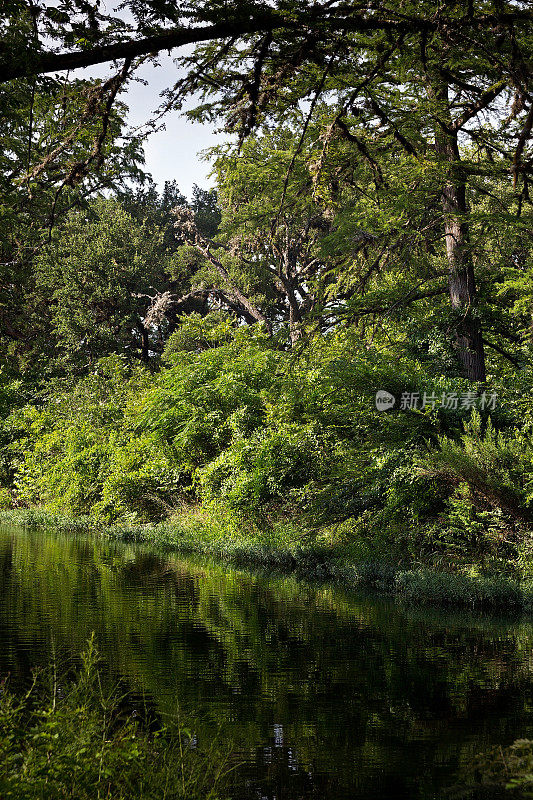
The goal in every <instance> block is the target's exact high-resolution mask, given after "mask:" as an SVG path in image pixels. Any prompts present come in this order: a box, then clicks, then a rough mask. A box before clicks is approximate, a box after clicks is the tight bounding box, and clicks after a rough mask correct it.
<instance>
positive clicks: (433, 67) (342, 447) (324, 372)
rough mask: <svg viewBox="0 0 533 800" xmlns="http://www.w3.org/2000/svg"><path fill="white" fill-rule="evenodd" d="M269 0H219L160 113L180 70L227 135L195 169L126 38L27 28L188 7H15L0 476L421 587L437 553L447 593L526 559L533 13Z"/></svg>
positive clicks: (472, 5) (530, 456)
mask: <svg viewBox="0 0 533 800" xmlns="http://www.w3.org/2000/svg"><path fill="white" fill-rule="evenodd" d="M67 5H68V4H67ZM129 5H130V4H129V2H126V5H125V8H126V9H127V8H129ZM178 5H179V4H178ZM193 5H194V6H195V8H194V9H193V8H192V6H191V4H185V5H184V7H183V9H182V10H184V14H185V17H184V18H186V19H188V20H189V22H190V24H191V25H193V26H194V25H198V26H200V27H202V26H203V25H204V24H211V23H216V21H217V19H218V17H219V15H220V13H221V12H220V7H219V4H218V3H212V2H206V3H200V4H198V3H196V4H193ZM281 5H282V6H283V9H281V7H280V9H278V11H276V12H275V14H274V12H272V13H273V14H274V17H275V19H274V17H269V20H267V19H266V17H264V16H261V15H260V16H259V17H257V16H256V11H257V9H256V8H255V5H254V4H253V3H249V2H248V0H236V2H235V3H233V4H230V6H231V8H230V9H228V15H229V16H228V19H232V20H233V23H232V24H233V25H234V26H235V31H234V32H235V38H233V39H231V40H228V41H226V40H225V36H226V34H223V33H222V32H221V34H220V35H221V39H220V40H217V39H216V38H215V39H213V40H211V39H210V40H209V42H204V43H203V44H198V47H197V49H196V50H195V52H194V53H192V54H191V55H190V56H187V57H186V58H185V60H184V62H183V67H184V68H185V69H186V71H187V72H186V73H184V75H185V74H187V77H184V79H183V80H180V81H178V83H177V84H176V85H175V86H174V87H172V88H169V90H168V92H167V95H166V100H165V103H164V105H163V106H162V107H161V108H160V113H161V114H164V113H166V111H167V110H171V109H173V108H176V107H180V108H181V107H182V105H183V102H184V101H185V100H187V99H188V98H189V97H190V96H191V95H194V96H195V97H197V98H198V97H201V105H199V106H198V107H197V108H196V109H194V110H193V111H191V112H190V113H191V114H192V116H194V117H195V119H197V120H199V121H204V120H208V121H210V122H211V121H213V120H218V121H219V122H220V124H221V128H223V129H224V130H225V131H227V132H230V133H231V134H235V135H234V136H232V137H230V138H229V140H225V141H221V142H220V143H219V146H217V147H215V148H213V149H212V151H211V152H210V153H209V154H208V157H209V158H210V159H211V163H212V166H213V175H214V177H215V178H216V189H212V190H205V189H201V188H199V187H198V186H195V187H194V189H193V191H192V196H191V197H190V198H189V199H187V198H186V197H185V196H184V195H183V194H182V193H181V192H180V190H179V188H178V184H177V183H176V181H175V180H169V181H167V182H166V183H165V185H164V188H163V189H162V191H158V189H157V188H156V186H155V185H154V183H153V181H152V180H151V178H150V176H149V175H148V174H146V172H145V171H144V169H143V166H144V165H143V153H142V144H143V136H144V133H143V128H142V126H141V128H136V129H135V130H134V131H132V130H129V129H128V126H127V124H126V119H127V111H126V107H125V106H124V104H123V103H121V102H120V101H119V99H118V98H119V96H120V93H121V92H122V91H124V90H125V89H126V87H127V85H128V82H129V81H130V80H131V79H132V78H133V76H134V74H135V70H136V68H137V66H138V63H137V61H136V60H135V59H133V60H131V59H129V58H128V59H126V62H125V63H124V65H123V68H122V70H121V71H120V73H117V74H116V75H115V76H114V77H113V78H112V79H111V78H110V79H109V80H107V81H102V80H99V79H98V80H96V79H95V80H92V79H89V78H87V79H84V80H78V79H76V78H73V77H72V76H71V75H70V73H64V74H61V75H59V76H57V77H51V75H48V73H46V74H44V73H43V74H41V68H42V61H41V56H43V53H41V50H40V48H41V46H44V45H42V44H41V42H48V43H51V42H55V45H54V46H55V47H57V48H60V49H61V48H63V47H67V48H70V47H73V48H76V47H78V46H79V47H82V49H84V52H85V49H87V52H88V50H90V49H91V48H94V47H96V48H97V49H98V50H99V49H100V46H99V45H98V46H97V45H96V44H95V42H97V41H98V42H100V43H101V42H102V41H106V40H107V39H108V37H111V39H110V41H112V40H113V36H115V35H119V33H118V32H120V31H122V33H120V35H119V38H121V39H122V38H123V36H122V34H124V35H126V38H127V36H132V35H133V36H137V35H138V37H140V38H139V39H138V41H139V42H140V41H141V40H142V39H143V37H144V36H145V35H146V32H147V31H150V35H151V37H152V38H151V41H152V42H153V43H156V42H157V41H159V40H158V35H159V34H161V35H163V31H165V30H167V27H168V26H173V25H175V24H176V19H177V18H178V17H179V18H180V19H181V17H180V13H181V12H180V11H179V10H176V9H174V10H171V11H169V9H167V8H166V7H165V8H163V7H162V6H161V4H160V3H156V4H155V5H154V4H148V6H147V7H146V9H144V11H143V12H142V13H141V12H140V11H139V9H138V8H137V4H135V3H132V4H131V8H130V11H131V15H132V20H131V21H130V22H128V23H127V24H126V22H125V19H126V17H128V15H127V14H126V17H125V18H124V19H122V17H121V15H120V13H119V12H118V11H117V12H116V16H114V17H113V16H112V17H105V18H104V17H102V16H101V15H100V13H99V12H98V11H95V10H94V9H93V10H92V11H91V12H90V13H89V12H87V11H86V10H85V7H84V8H80V10H79V14H77V15H76V21H75V22H74V23H72V24H71V21H70V16H71V15H70V14H69V13H66V12H64V11H60V12H57V13H56V11H54V13H52V12H50V14H48V12H47V13H43V14H40V15H39V14H37V15H36V16H35V15H33V14H32V13H31V9H30V10H29V7H28V8H27V7H26V6H24V4H22V5H21V4H17V3H15V4H14V5H13V7H10V8H9V9H8V10H7V11H6V20H5V21H6V29H9V30H10V31H11V34H10V36H11V38H10V41H9V42H8V45H9V49H10V52H12V53H13V54H14V59H15V61H16V62H17V67H16V69H15V72H13V71H11V72H10V73H9V74H10V75H11V79H8V80H7V81H6V83H5V84H2V85H3V86H5V87H6V88H5V89H2V91H1V92H0V102H1V104H2V110H3V112H4V118H5V119H6V120H7V121H8V124H7V127H6V131H5V137H4V138H5V147H4V148H2V149H0V184H1V188H2V192H1V193H0V194H1V202H0V256H1V258H0V293H1V296H0V506H2V507H4V508H5V509H11V508H14V509H19V508H39V509H44V510H45V511H47V512H53V513H58V514H66V515H71V516H79V515H82V516H83V515H87V516H89V517H90V518H91V520H92V521H93V522H92V523H91V524H93V523H95V524H111V525H112V524H115V523H120V524H124V525H128V526H137V525H144V524H148V523H159V522H165V521H168V520H172V519H174V518H175V517H176V515H178V516H179V517H180V520H183V519H184V518H185V517H186V516H187V514H189V516H190V518H191V524H190V525H189V528H190V529H191V530H192V528H193V527H194V525H193V524H192V523H193V522H194V520H195V519H196V518H197V516H198V515H199V516H201V517H202V516H203V517H206V518H208V519H211V520H213V523H212V525H211V523H210V525H211V528H213V527H214V528H216V529H217V530H219V531H221V532H222V537H219V538H223V539H224V540H225V541H224V542H223V544H217V547H220V548H221V549H227V550H229V549H231V548H233V547H240V545H239V541H241V540H242V539H243V538H244V539H246V540H249V541H252V542H253V547H254V548H257V550H258V552H266V551H269V552H270V551H272V552H274V550H276V552H277V551H283V549H284V548H285V549H286V550H287V549H291V550H292V549H294V547H295V546H296V544H295V543H297V544H298V546H299V547H301V549H302V551H303V552H305V553H307V552H308V551H309V548H311V549H313V548H315V549H316V550H317V552H322V551H325V552H326V553H331V552H334V553H336V554H340V555H339V560H340V561H341V562H342V561H343V560H344V562H345V563H346V564H347V565H348V564H361V563H372V564H387V565H388V564H392V565H393V571H394V573H395V574H396V572H398V573H401V574H403V575H404V577H403V578H402V579H401V581H399V583H398V586H401V587H402V589H401V591H402V593H403V594H404V595H406V596H412V597H415V596H419V595H420V593H421V592H422V589H421V587H422V586H425V587H426V588H425V589H424V591H425V593H426V594H428V595H432V596H434V597H443V595H444V594H445V592H444V590H443V587H442V583H440V582H439V581H440V580H441V579H440V578H438V579H437V578H436V577H432V576H433V575H434V573H435V574H436V573H439V574H440V573H445V574H450V575H452V576H454V577H453V581H455V583H454V584H453V585H454V586H455V587H456V588H455V589H454V590H453V594H458V595H459V594H461V591H462V589H461V590H459V588H457V587H459V586H461V587H463V586H469V587H470V589H469V591H470V590H471V591H470V594H472V592H473V591H474V589H473V588H472V587H474V586H476V587H477V586H478V583H477V582H479V581H489V582H495V581H496V582H498V581H500V582H503V583H504V584H505V585H507V582H513V585H515V584H520V586H526V585H527V584H528V581H529V580H530V579H531V578H532V577H533V558H532V554H531V542H532V540H531V532H532V529H531V526H532V521H533V490H532V486H533V445H532V438H531V437H532V433H533V401H532V392H533V354H532V348H531V344H532V336H531V314H532V308H533V262H532V252H533V251H532V247H531V231H532V230H533V225H532V222H533V203H532V200H531V193H530V185H531V181H532V179H533V151H532V150H531V134H532V130H533V127H532V119H533V111H532V107H531V96H530V92H529V87H528V82H527V80H526V77H525V76H527V75H528V73H529V63H528V61H527V58H526V56H525V55H524V54H526V53H527V52H530V50H531V42H532V41H533V39H532V37H533V19H532V18H531V15H529V14H528V13H526V12H524V11H523V10H522V9H520V8H518V6H517V4H516V3H513V2H504V3H503V5H502V3H500V2H498V3H496V2H492V0H474V2H469V3H466V2H459V3H457V4H455V5H453V6H452V7H451V8H450V9H448V8H447V6H446V4H445V5H443V6H442V7H439V8H438V9H437V10H435V8H434V5H435V4H434V3H430V2H416V3H413V2H407V3H406V5H405V7H404V8H403V7H402V13H401V14H398V13H397V11H395V10H394V8H392V7H391V8H385V6H383V8H381V5H380V6H379V9H377V8H374V7H373V6H372V4H370V5H369V7H368V8H361V7H359V5H358V4H352V3H350V2H348V3H347V4H341V6H339V7H337V5H338V4H331V3H323V4H322V3H320V2H319V3H318V4H317V6H316V8H315V10H314V11H313V15H314V14H316V15H317V16H315V17H313V19H314V22H313V23H312V26H311V29H310V28H309V27H308V25H309V19H310V18H309V15H308V4H307V3H302V2H299V1H298V0H287V2H285V3H283V4H281ZM378 5H379V4H378ZM392 5H393V6H394V4H392ZM518 5H520V4H518ZM352 6H353V7H352ZM180 8H181V6H180ZM382 12H383V13H382ZM113 13H115V12H113ZM224 13H226V12H224ZM87 14H88V15H89V16H87ZM176 14H177V15H178V17H175V16H173V15H176ZM269 14H270V12H269ZM128 18H129V17H128ZM243 19H246V20H248V22H247V23H246V25H247V26H248V27H247V28H246V31H245V30H244V29H243V27H242V24H243V22H242V21H243ZM251 21H253V24H252V22H251ZM274 21H275V25H274V27H272V25H273V23H274ZM300 22H301V23H302V25H300ZM315 23H316V24H315ZM250 25H251V27H249V26H250ZM265 26H266V27H265ZM218 30H219V28H217V26H216V24H215V28H214V31H215V32H214V35H215V37H216V31H218ZM339 30H342V31H345V34H346V35H344V36H343V37H341V38H342V41H341V40H340V39H339V35H338V33H339ZM113 31H114V32H115V33H113ZM134 31H136V33H133V32H134ZM226 33H227V30H226ZM80 37H81V38H80ZM154 37H155V38H154ZM302 37H303V38H302ZM198 41H200V39H199V40H198ZM23 42H25V44H24V47H22V43H23ZM28 42H29V44H28ZM76 43H77V44H76ZM131 44H132V43H131V42H130V45H131ZM136 46H137V45H136ZM28 48H29V49H28ZM339 48H340V49H339ZM103 51H105V52H109V51H108V50H107V49H106V48H105V47H104V48H103ZM28 52H30V53H33V55H32V57H31V58H30V59H29V60H28V56H27V54H28ZM494 53H498V57H497V58H496V59H495V58H493V54H494ZM93 54H94V53H93ZM43 57H44V56H43ZM72 57H73V54H70V55H69V58H72ZM46 58H48V62H47V63H51V62H50V59H51V60H52V61H53V60H54V58H55V56H52V54H51V53H48V55H47V57H46ZM98 59H100V60H101V59H104V60H105V55H103V54H102V53H100V56H98V58H97V60H98ZM45 60H46V59H45ZM89 60H90V59H89ZM237 62H238V64H239V68H238V69H236V68H235V64H236V63H237ZM94 63H96V62H94ZM199 64H200V65H202V66H201V68H199V67H198V65H199ZM32 70H33V71H32ZM6 74H7V73H6ZM30 74H31V75H32V77H31V79H28V75H30ZM221 86H226V87H227V91H226V90H224V91H222V90H220V87H221ZM355 87H357V88H355ZM400 89H401V90H400ZM157 120H158V121H159V117H158V118H157ZM155 124H156V122H155V121H154V125H155ZM149 127H150V126H148V128H149ZM379 392H382V393H383V392H385V395H384V397H385V398H386V397H391V396H392V397H393V398H394V404H393V405H392V406H390V407H389V408H387V409H385V408H383V407H382V408H381V409H378V408H376V404H375V398H376V394H377V393H379ZM180 524H181V523H180ZM204 527H205V526H204ZM208 527H209V526H208ZM154 530H157V531H158V532H159V533H161V529H160V528H154ZM195 535H196V534H195ZM195 535H192V534H191V536H190V538H191V539H194V538H195ZM202 535H203V534H202ZM201 538H202V537H201V536H200V539H201ZM235 543H237V544H235ZM194 546H196V547H202V546H203V545H201V544H196V545H194ZM209 546H210V547H214V545H209ZM269 548H270V549H269ZM241 549H242V548H241ZM252 549H253V548H252ZM291 558H296V557H295V556H294V555H291ZM320 558H322V556H321V557H320ZM328 558H329V556H328ZM289 560H290V559H289ZM291 563H292V562H291ZM317 563H318V562H317ZM389 571H390V570H389ZM409 576H410V577H409ZM395 580H396V579H395ZM378 582H386V580H385V578H380V579H379V581H378ZM395 585H396V583H395ZM449 585H450V586H452V579H451V578H450V581H449ZM491 585H492V584H491ZM495 585H496V584H495ZM498 585H499V584H498ZM450 591H451V590H450ZM465 591H466V590H465ZM502 591H503V590H502ZM520 591H521V592H522V589H521V590H520ZM474 593H477V594H476V597H478V596H479V597H483V598H485V595H484V594H483V592H482V591H481V590H479V591H478V589H475V592H474ZM503 594H505V592H504V593H503ZM511 594H512V593H511ZM511 594H509V593H507V595H505V596H506V597H507V600H508V602H511ZM476 602H482V603H483V604H487V603H488V602H489V601H488V600H487V599H483V600H482V601H481V600H477V601H476Z"/></svg>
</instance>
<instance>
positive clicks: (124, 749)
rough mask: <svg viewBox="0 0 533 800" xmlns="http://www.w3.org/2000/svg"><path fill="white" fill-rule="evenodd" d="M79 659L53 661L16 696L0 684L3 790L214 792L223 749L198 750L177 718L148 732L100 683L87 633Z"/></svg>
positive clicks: (13, 796) (24, 794)
mask: <svg viewBox="0 0 533 800" xmlns="http://www.w3.org/2000/svg"><path fill="white" fill-rule="evenodd" d="M81 662H82V666H81V668H80V669H79V670H78V672H77V674H76V675H75V676H68V674H57V667H56V665H54V666H53V667H51V668H50V670H49V672H48V673H41V674H40V675H38V676H37V678H36V680H35V683H34V685H33V687H32V688H31V689H30V691H29V692H28V693H27V694H26V696H24V697H22V698H20V697H18V696H17V695H14V694H12V693H11V692H10V691H9V686H8V684H7V682H6V681H4V682H3V683H2V684H0V792H1V795H2V797H3V798H6V800H7V798H10V800H31V798H35V800H37V798H42V797H44V796H46V797H47V798H50V800H56V799H57V800H60V798H64V797H71V798H76V800H91V798H99V797H116V798H121V800H128V798H131V800H134V798H135V800H138V798H146V800H149V798H160V797H162V796H167V797H173V798H183V800H185V798H187V799H188V800H191V799H194V798H202V800H203V798H211V800H215V798H216V797H217V796H219V795H218V788H219V785H220V783H221V779H220V777H219V776H220V775H221V774H222V773H223V761H222V765H221V764H219V763H217V761H218V759H222V760H223V759H224V757H225V756H224V753H215V752H214V749H215V747H214V745H212V746H211V748H210V749H209V750H208V752H207V754H202V755H201V754H200V752H199V750H198V749H197V747H196V745H195V743H194V739H193V734H192V732H191V731H190V730H189V729H185V728H183V727H180V726H179V725H178V724H177V723H176V722H174V723H170V724H169V725H167V726H160V727H159V728H158V729H157V730H155V731H153V732H149V730H148V727H147V722H146V721H145V722H144V725H143V720H142V716H140V714H139V711H137V710H136V709H135V707H134V706H133V705H132V703H131V702H129V701H128V698H127V697H124V696H121V695H120V694H119V692H118V690H117V689H116V688H109V687H106V682H105V680H104V678H103V676H102V674H101V673H100V670H99V667H98V656H97V653H96V650H95V647H94V642H93V640H92V639H91V640H90V642H89V645H88V647H87V649H86V650H85V652H84V653H83V654H82V656H81ZM140 711H141V714H142V709H140Z"/></svg>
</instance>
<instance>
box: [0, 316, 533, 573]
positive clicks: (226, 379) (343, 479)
mask: <svg viewBox="0 0 533 800" xmlns="http://www.w3.org/2000/svg"><path fill="white" fill-rule="evenodd" d="M392 355H393V354H392V353H389V352H388V351H387V350H385V349H383V348H381V349H380V350H377V349H369V348H367V347H364V348H362V347H361V345H360V343H359V340H358V338H357V336H356V333H355V332H354V331H353V330H349V329H346V330H338V331H336V332H334V333H330V334H328V335H324V336H322V337H315V338H312V339H311V340H310V341H309V342H306V344H305V346H302V347H297V348H293V349H292V350H286V349H284V348H283V347H281V346H279V343H278V342H277V341H276V339H275V338H274V339H272V338H269V337H268V336H267V335H266V334H265V332H264V331H262V330H261V328H257V327H238V326H235V325H233V324H231V322H230V321H229V319H228V318H227V317H225V316H222V315H218V316H217V315H216V314H210V315H208V317H207V318H206V319H205V320H203V319H201V318H200V317H197V316H194V315H193V316H191V317H190V318H189V320H188V321H187V322H185V323H184V324H183V325H182V326H181V327H180V328H179V335H178V334H176V335H174V336H173V337H171V339H170V342H169V347H168V348H167V353H166V355H165V364H164V366H163V367H162V368H161V369H160V370H159V371H157V372H155V373H154V372H152V371H150V370H149V369H148V368H146V367H143V366H139V367H137V368H133V369H132V368H131V367H128V366H127V364H126V362H125V360H124V359H123V358H122V357H120V356H113V357H109V358H106V359H102V360H101V361H99V362H98V364H97V366H96V368H95V369H94V370H93V371H92V372H91V373H90V374H88V375H87V376H86V377H84V378H82V379H81V380H78V381H77V382H74V381H72V380H71V381H67V382H64V381H57V382H56V383H55V384H52V385H51V386H50V387H49V388H48V390H47V392H46V395H45V397H44V399H42V400H41V401H40V402H33V403H32V404H28V405H26V406H25V407H23V408H22V409H19V410H15V411H14V412H13V413H12V414H11V416H9V417H8V418H7V419H6V420H5V421H4V423H3V425H4V430H9V432H10V434H9V436H10V439H9V441H10V443H9V444H8V445H6V446H5V447H4V449H3V453H4V454H7V455H8V456H9V460H10V463H9V469H7V470H4V474H5V475H6V476H7V475H8V473H10V474H11V475H12V476H14V477H13V480H12V481H11V482H10V481H9V480H8V478H7V477H6V479H5V481H4V483H5V487H6V489H8V490H9V492H8V494H5V492H4V494H2V496H1V498H0V502H2V504H3V505H4V506H5V505H8V504H9V503H10V502H15V504H17V505H21V504H26V505H29V506H43V507H45V508H47V509H49V510H51V511H56V512H60V513H62V514H67V515H69V514H70V515H80V514H81V515H83V514H89V515H91V516H92V518H93V519H95V520H99V521H107V522H114V521H117V520H120V521H124V522H130V523H135V522H146V521H150V520H157V519H165V518H168V517H170V516H172V514H173V513H174V512H176V511H180V513H181V510H182V509H184V508H191V507H192V506H194V505H198V504H201V505H202V507H203V509H204V511H205V512H206V513H209V514H211V515H213V514H217V515H218V516H219V517H220V518H221V519H224V524H225V525H229V528H232V529H235V530H238V529H239V527H242V528H244V527H246V526H250V525H251V526H252V527H254V526H255V530H256V531H257V530H260V529H261V528H262V529H263V530H266V528H268V527H269V526H272V525H276V524H278V523H283V522H284V521H285V524H286V523H287V522H288V521H289V520H292V521H293V523H294V522H296V524H297V525H298V524H299V525H300V527H301V529H302V532H304V531H307V532H310V533H312V532H313V531H314V532H320V531H321V532H322V534H323V538H324V536H325V537H326V538H328V537H329V539H330V540H332V539H333V540H335V541H336V542H337V543H340V542H342V543H343V544H344V545H349V546H352V548H353V549H354V554H355V555H356V557H357V559H358V560H361V559H363V560H369V559H370V560H371V559H372V558H374V556H378V557H379V558H380V559H383V558H384V559H385V560H394V561H396V562H400V563H412V562H413V560H414V561H415V562H417V563H418V562H420V561H422V562H423V563H426V564H431V565H433V566H435V565H437V566H445V568H446V569H449V568H455V567H461V568H462V567H463V566H465V565H468V564H469V563H470V564H471V563H474V562H476V563H477V564H478V565H480V566H481V567H482V568H484V569H485V568H486V569H488V570H489V571H490V569H495V568H498V569H500V568H501V569H503V571H504V572H507V573H509V572H511V573H512V572H513V570H515V571H516V569H518V567H517V565H518V564H519V562H520V559H522V561H523V560H524V549H523V548H524V547H525V546H526V544H525V543H526V542H527V536H525V532H526V531H527V530H528V529H529V527H528V523H529V520H530V513H531V512H530V500H531V496H532V494H531V480H532V478H533V471H532V470H533V466H532V465H533V459H532V450H531V445H530V442H529V434H528V431H529V428H528V423H527V421H528V419H529V418H530V412H528V406H527V402H526V401H525V400H524V399H523V395H521V394H520V393H519V392H515V391H514V389H502V390H501V392H502V401H501V409H500V408H499V409H497V410H496V411H495V413H494V415H493V416H494V423H493V422H492V421H491V419H490V417H488V415H487V413H485V414H483V416H481V415H480V414H479V413H478V412H477V411H475V410H474V411H473V412H472V411H470V410H467V411H464V410H463V411H461V409H455V408H451V409H446V408H439V407H436V408H435V409H420V408H419V409H412V410H406V409H401V408H399V407H398V405H399V404H398V403H397V404H396V405H395V407H394V408H392V409H390V410H388V411H384V412H379V411H377V410H376V408H375V404H374V397H375V392H376V390H377V389H386V390H388V391H390V392H392V393H393V394H394V395H395V396H396V397H397V398H399V397H400V396H401V393H402V392H418V393H419V394H420V396H422V394H423V392H424V391H427V390H428V388H429V389H430V390H431V391H432V392H434V393H435V394H436V395H437V396H439V394H440V393H442V392H451V391H454V392H456V393H461V392H463V391H465V390H466V384H465V382H464V381H463V380H462V379H451V378H446V379H445V378H438V379H433V378H432V377H431V376H430V375H428V374H427V373H426V372H425V371H424V370H423V369H422V367H421V366H420V363H419V362H417V361H413V360H411V359H408V358H404V359H398V357H397V355H396V357H395V358H394V359H393V358H392ZM505 393H507V394H505ZM506 398H507V399H508V402H505V400H506ZM519 416H520V417H521V420H522V428H521V429H519V428H518V426H517V423H518V418H519ZM496 426H498V429H497V428H496ZM8 438H9V437H8ZM265 535H266V533H265ZM498 565H499V566H498ZM513 565H514V566H513ZM515 568H516V569H515ZM520 569H522V567H520ZM522 571H524V570H523V569H522ZM526 571H527V570H526ZM514 577H516V576H514Z"/></svg>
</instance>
